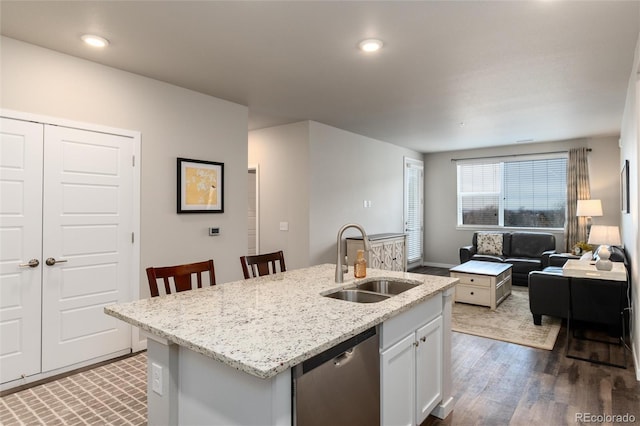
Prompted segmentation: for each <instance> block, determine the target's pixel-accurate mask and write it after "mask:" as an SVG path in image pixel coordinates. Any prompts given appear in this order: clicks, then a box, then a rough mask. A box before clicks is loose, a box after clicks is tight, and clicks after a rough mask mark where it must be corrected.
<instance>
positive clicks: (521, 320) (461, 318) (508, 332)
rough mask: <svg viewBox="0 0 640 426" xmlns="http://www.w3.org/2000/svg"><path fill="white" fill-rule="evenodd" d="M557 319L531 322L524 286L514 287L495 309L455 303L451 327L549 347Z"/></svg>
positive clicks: (557, 322)
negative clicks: (539, 322) (540, 322)
mask: <svg viewBox="0 0 640 426" xmlns="http://www.w3.org/2000/svg"><path fill="white" fill-rule="evenodd" d="M560 324H561V320H560V318H552V317H548V316H544V315H543V316H542V325H534V324H533V318H532V316H531V311H530V310H529V292H528V289H527V288H526V287H516V286H514V287H513V288H512V290H511V295H510V296H509V297H507V298H506V299H505V300H504V301H503V302H502V303H501V304H500V305H498V307H497V308H496V310H495V311H492V310H491V309H489V308H487V307H484V306H476V305H469V304H466V303H454V304H453V314H452V321H451V328H452V329H453V331H457V332H460V333H465V334H473V335H474V336H481V337H487V338H489V339H495V340H502V341H504V342H510V343H516V344H518V345H524V346H530V347H533V348H539V349H547V350H552V349H553V345H554V344H555V342H556V338H557V337H558V333H559V332H560Z"/></svg>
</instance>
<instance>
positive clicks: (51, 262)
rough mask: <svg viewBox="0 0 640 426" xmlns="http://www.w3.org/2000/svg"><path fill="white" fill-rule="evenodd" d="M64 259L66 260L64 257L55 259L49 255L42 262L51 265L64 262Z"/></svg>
mask: <svg viewBox="0 0 640 426" xmlns="http://www.w3.org/2000/svg"><path fill="white" fill-rule="evenodd" d="M66 261H67V260H66V259H65V260H56V259H54V258H53V257H49V258H47V260H45V261H44V263H46V264H47V265H48V266H53V265H55V264H56V263H64V262H66Z"/></svg>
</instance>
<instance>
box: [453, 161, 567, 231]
mask: <svg viewBox="0 0 640 426" xmlns="http://www.w3.org/2000/svg"><path fill="white" fill-rule="evenodd" d="M568 157H569V154H568V152H556V153H545V154H524V155H505V156H496V157H483V158H471V159H457V160H454V162H455V166H456V229H459V230H478V229H496V230H526V231H547V232H559V231H564V226H563V227H560V228H551V227H549V228H545V227H519V226H504V206H505V196H504V191H505V189H504V169H505V167H504V163H508V162H518V161H539V160H555V159H565V160H568ZM496 163H497V164H499V175H500V177H499V192H498V193H497V195H498V224H497V225H482V224H463V223H462V196H463V194H461V192H460V189H461V185H462V182H461V168H460V165H463V164H496ZM479 194H495V192H487V193H479ZM466 195H468V194H466ZM566 215H567V199H566V196H565V225H566V220H567V217H566Z"/></svg>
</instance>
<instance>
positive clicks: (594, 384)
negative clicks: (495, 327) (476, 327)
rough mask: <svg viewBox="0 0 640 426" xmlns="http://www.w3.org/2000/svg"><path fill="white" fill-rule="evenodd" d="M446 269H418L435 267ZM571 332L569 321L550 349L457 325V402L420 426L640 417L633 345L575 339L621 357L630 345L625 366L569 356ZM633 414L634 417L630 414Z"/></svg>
mask: <svg viewBox="0 0 640 426" xmlns="http://www.w3.org/2000/svg"><path fill="white" fill-rule="evenodd" d="M421 269H424V268H421ZM438 269H440V271H438ZM426 270H427V269H425V271H426ZM445 271H446V270H442V269H441V268H436V269H432V270H430V271H428V272H423V271H422V270H420V272H421V273H428V274H433V275H444V272H445ZM412 272H417V271H416V270H414V271H412ZM566 337H567V329H566V324H563V325H562V328H561V330H560V335H559V336H558V339H557V340H556V344H555V347H554V348H553V350H552V351H546V350H542V349H533V348H528V347H526V346H520V345H515V344H511V343H505V342H500V341H497V340H491V339H486V338H482V337H476V336H471V335H467V334H462V333H453V338H452V363H453V366H452V373H453V397H454V400H455V405H454V409H453V412H452V413H451V414H450V415H449V416H448V417H447V418H446V419H444V420H440V419H438V418H436V417H429V418H427V420H425V422H424V423H423V424H422V426H432V425H438V426H439V425H518V426H519V425H574V424H585V425H586V424H636V425H640V382H638V381H637V380H636V377H635V371H634V368H633V361H632V356H631V352H630V351H629V350H628V349H623V348H622V347H621V346H609V345H606V344H603V343H598V342H591V341H584V340H573V341H572V345H571V349H572V351H571V353H574V354H577V355H581V356H584V357H597V359H605V360H610V361H612V362H615V363H622V362H623V361H624V357H623V354H624V351H627V352H626V355H627V361H626V364H627V369H621V368H616V367H609V366H604V365H598V364H594V363H590V362H586V361H581V360H575V359H571V358H567V357H565V348H566ZM594 337H596V336H594ZM598 337H604V338H606V337H607V336H606V335H600V336H598ZM581 415H582V419H581V418H580V416H581ZM589 415H590V416H598V415H609V416H611V415H614V416H616V415H619V416H624V415H627V419H626V421H623V420H624V419H622V418H620V419H618V420H620V421H616V419H615V418H613V419H611V418H610V419H605V421H602V419H598V418H595V419H594V418H593V417H592V418H591V419H590V420H591V422H589V421H587V420H589V419H588V417H587V416H589ZM631 416H633V418H634V420H632V421H630V422H629V421H628V420H630V417H631ZM598 420H599V421H598ZM607 420H608V421H607Z"/></svg>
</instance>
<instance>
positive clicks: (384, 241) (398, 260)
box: [347, 234, 407, 271]
mask: <svg viewBox="0 0 640 426" xmlns="http://www.w3.org/2000/svg"><path fill="white" fill-rule="evenodd" d="M406 238H407V237H406V235H405V234H373V235H369V245H370V247H371V250H370V251H369V252H368V253H367V252H365V259H366V261H367V267H368V268H373V269H386V270H388V271H406V270H407V256H406V251H405V250H406V247H405V246H406ZM363 249H364V244H363V242H362V238H347V262H349V265H353V263H354V262H355V260H356V255H357V252H358V250H363Z"/></svg>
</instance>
